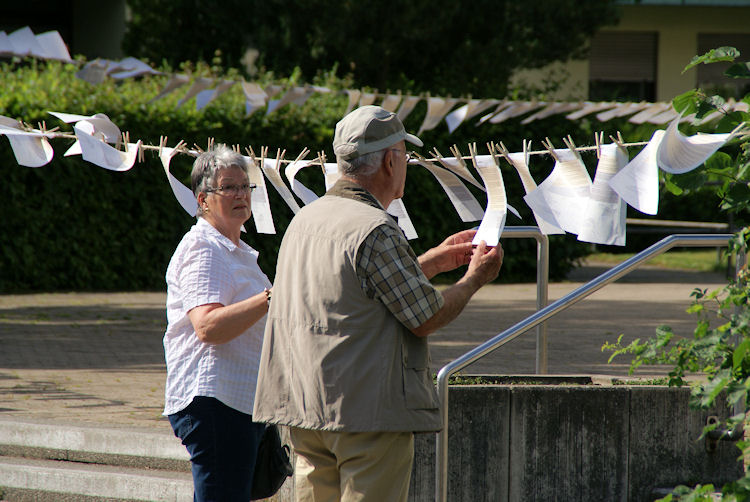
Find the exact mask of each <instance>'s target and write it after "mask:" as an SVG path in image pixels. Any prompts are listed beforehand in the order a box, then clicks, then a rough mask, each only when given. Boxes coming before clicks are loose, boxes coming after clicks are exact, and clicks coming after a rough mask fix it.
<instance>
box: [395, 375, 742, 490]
mask: <svg viewBox="0 0 750 502" xmlns="http://www.w3.org/2000/svg"><path fill="white" fill-rule="evenodd" d="M689 397H690V391H689V389H674V388H672V389H670V388H664V387H640V386H639V387H624V386H616V387H602V386H571V387H566V386H486V387H469V386H466V387H462V386H458V387H452V388H451V389H450V401H451V402H450V413H449V415H450V419H449V420H450V429H449V441H448V448H449V457H450V460H449V476H448V483H449V486H448V500H450V501H471V502H474V501H505V500H508V501H516V500H524V501H534V500H538V501H548V500H607V501H611V500H623V501H646V500H653V499H652V498H651V497H650V495H651V492H652V490H653V489H654V488H658V487H672V486H676V485H677V484H681V483H696V482H703V483H706V482H712V483H714V484H715V485H717V486H721V484H723V483H724V482H727V481H730V480H733V479H737V478H738V477H739V476H740V475H741V472H742V466H741V464H739V463H738V462H737V461H736V458H737V455H738V453H739V450H738V449H737V448H736V446H735V445H734V444H733V443H728V442H720V444H719V448H718V450H717V451H716V452H714V453H710V454H709V453H707V452H706V450H705V446H704V442H703V441H698V440H697V438H698V437H699V436H700V433H701V430H702V428H703V426H704V425H705V423H706V419H707V417H708V416H709V415H718V416H719V417H725V416H726V415H727V409H726V408H725V407H724V406H723V403H719V405H718V406H717V408H716V409H715V410H712V411H707V412H699V411H693V410H690V409H689V408H688V399H689ZM434 479H435V436H434V435H432V434H421V435H418V436H417V438H416V441H415V466H414V471H413V473H412V484H411V491H410V494H409V500H410V501H414V502H416V501H428V500H434Z"/></svg>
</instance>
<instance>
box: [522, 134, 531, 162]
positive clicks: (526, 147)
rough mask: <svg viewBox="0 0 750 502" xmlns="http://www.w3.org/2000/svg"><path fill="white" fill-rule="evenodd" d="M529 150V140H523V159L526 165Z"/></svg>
mask: <svg viewBox="0 0 750 502" xmlns="http://www.w3.org/2000/svg"><path fill="white" fill-rule="evenodd" d="M530 151H531V140H530V139H529V140H526V139H525V140H523V160H524V162H525V163H526V166H527V167H528V165H529V152H530Z"/></svg>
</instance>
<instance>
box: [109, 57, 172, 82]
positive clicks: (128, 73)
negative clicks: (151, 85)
mask: <svg viewBox="0 0 750 502" xmlns="http://www.w3.org/2000/svg"><path fill="white" fill-rule="evenodd" d="M161 73H162V72H160V71H156V70H154V69H153V68H151V67H150V66H149V65H147V64H146V63H144V62H143V61H141V60H140V59H136V58H134V57H127V58H125V59H122V60H120V61H112V62H111V63H110V65H109V68H108V69H107V74H108V75H109V76H110V77H112V78H113V79H115V80H121V79H124V78H132V77H138V76H140V75H161Z"/></svg>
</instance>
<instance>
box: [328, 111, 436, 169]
mask: <svg viewBox="0 0 750 502" xmlns="http://www.w3.org/2000/svg"><path fill="white" fill-rule="evenodd" d="M402 139H403V140H405V141H408V142H409V143H411V144H413V145H416V146H423V143H422V140H420V139H419V138H417V137H416V136H414V135H413V134H409V133H407V132H406V130H405V129H404V124H402V123H401V120H400V119H399V118H398V116H396V114H395V113H391V112H389V111H388V110H386V109H385V108H381V107H379V106H373V105H367V106H362V107H360V108H357V109H356V110H354V111H352V112H351V113H349V114H348V115H347V116H346V117H344V118H343V119H341V120H339V122H338V124H336V134H335V135H334V137H333V152H334V153H335V154H336V157H338V158H341V159H343V160H351V159H354V158H356V157H359V156H360V155H365V154H367V153H372V152H377V151H378V150H382V149H383V148H387V147H389V146H391V145H395V144H396V143H398V142H399V141H401V140H402Z"/></svg>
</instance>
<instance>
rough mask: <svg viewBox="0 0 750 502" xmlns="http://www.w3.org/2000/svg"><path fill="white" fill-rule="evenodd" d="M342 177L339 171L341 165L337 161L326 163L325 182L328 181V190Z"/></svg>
mask: <svg viewBox="0 0 750 502" xmlns="http://www.w3.org/2000/svg"><path fill="white" fill-rule="evenodd" d="M340 177H341V173H340V172H339V166H338V164H336V163H335V162H326V163H325V183H326V192H327V191H328V190H330V189H331V187H332V186H333V185H334V184H336V182H337V181H338V180H339V178H340Z"/></svg>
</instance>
